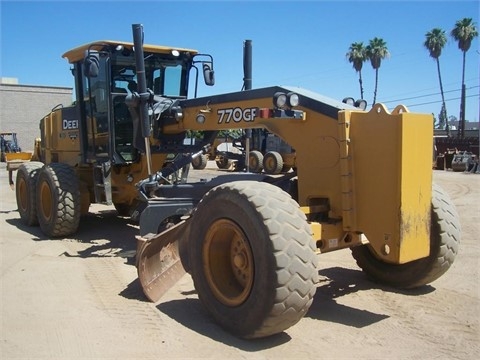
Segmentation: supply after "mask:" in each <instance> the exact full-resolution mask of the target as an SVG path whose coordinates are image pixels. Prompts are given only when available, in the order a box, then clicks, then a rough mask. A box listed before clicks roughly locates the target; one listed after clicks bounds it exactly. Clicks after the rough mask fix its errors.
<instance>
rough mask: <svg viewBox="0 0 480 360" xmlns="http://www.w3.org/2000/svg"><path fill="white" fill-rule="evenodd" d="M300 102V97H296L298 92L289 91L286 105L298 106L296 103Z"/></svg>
mask: <svg viewBox="0 0 480 360" xmlns="http://www.w3.org/2000/svg"><path fill="white" fill-rule="evenodd" d="M299 103H300V98H299V97H298V94H296V93H294V92H289V93H288V94H287V105H288V107H291V108H292V107H295V106H298V104H299Z"/></svg>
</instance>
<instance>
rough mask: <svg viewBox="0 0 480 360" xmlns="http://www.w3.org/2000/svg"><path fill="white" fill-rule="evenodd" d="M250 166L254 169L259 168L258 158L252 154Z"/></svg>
mask: <svg viewBox="0 0 480 360" xmlns="http://www.w3.org/2000/svg"><path fill="white" fill-rule="evenodd" d="M250 167H251V168H253V169H256V168H258V160H257V158H256V157H255V156H250Z"/></svg>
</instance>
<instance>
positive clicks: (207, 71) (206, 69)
mask: <svg viewBox="0 0 480 360" xmlns="http://www.w3.org/2000/svg"><path fill="white" fill-rule="evenodd" d="M202 65H203V79H204V80H205V85H208V86H213V85H214V84H215V72H214V71H213V69H212V63H209V62H204V63H202Z"/></svg>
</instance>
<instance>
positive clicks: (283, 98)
mask: <svg viewBox="0 0 480 360" xmlns="http://www.w3.org/2000/svg"><path fill="white" fill-rule="evenodd" d="M286 103H287V95H286V94H285V93H282V92H276V93H275V94H274V95H273V105H274V106H275V107H277V108H283V107H284V106H285V104H286Z"/></svg>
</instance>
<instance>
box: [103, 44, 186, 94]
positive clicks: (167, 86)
mask: <svg viewBox="0 0 480 360" xmlns="http://www.w3.org/2000/svg"><path fill="white" fill-rule="evenodd" d="M145 76H146V81H147V87H148V88H149V89H151V90H152V91H153V93H154V94H155V95H160V96H165V97H174V98H185V97H187V86H186V84H187V64H186V63H185V62H184V61H182V60H179V59H176V58H174V57H172V56H168V55H166V54H145ZM135 91H137V76H136V72H135V58H134V55H133V53H132V54H130V55H127V56H125V55H117V56H115V57H113V58H112V92H113V93H124V94H130V93H132V92H135Z"/></svg>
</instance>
